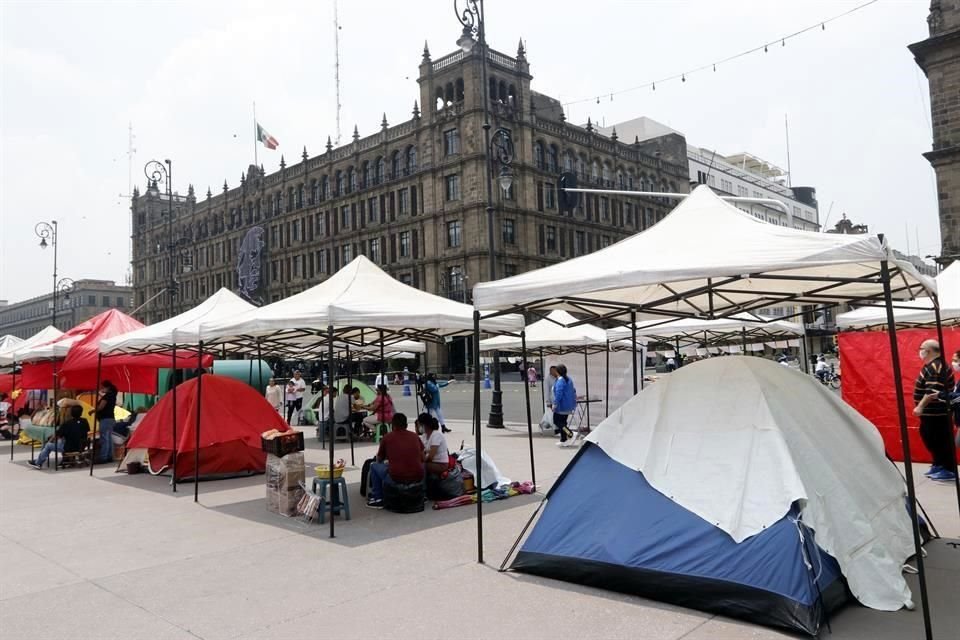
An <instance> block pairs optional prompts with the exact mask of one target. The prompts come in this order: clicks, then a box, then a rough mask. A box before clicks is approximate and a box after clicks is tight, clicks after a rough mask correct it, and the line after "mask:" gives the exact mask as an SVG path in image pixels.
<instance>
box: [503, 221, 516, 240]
mask: <svg viewBox="0 0 960 640" xmlns="http://www.w3.org/2000/svg"><path fill="white" fill-rule="evenodd" d="M516 241H517V235H516V229H515V228H514V221H513V220H511V219H510V218H505V219H504V221H503V242H504V243H505V244H514V243H515V242H516Z"/></svg>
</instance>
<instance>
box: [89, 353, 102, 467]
mask: <svg viewBox="0 0 960 640" xmlns="http://www.w3.org/2000/svg"><path fill="white" fill-rule="evenodd" d="M102 365H103V354H102V353H98V354H97V388H96V389H94V390H93V431H91V432H90V477H91V478H92V477H93V459H94V455H93V454H94V453H96V452H95V451H94V450H93V443H94V442H96V439H95V438H94V434H96V433H97V405H99V404H100V373H101V369H102Z"/></svg>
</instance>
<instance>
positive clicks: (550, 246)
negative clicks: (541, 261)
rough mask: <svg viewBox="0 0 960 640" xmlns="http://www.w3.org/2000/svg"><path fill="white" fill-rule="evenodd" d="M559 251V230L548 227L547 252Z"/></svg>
mask: <svg viewBox="0 0 960 640" xmlns="http://www.w3.org/2000/svg"><path fill="white" fill-rule="evenodd" d="M556 250H557V228H556V227H547V251H556Z"/></svg>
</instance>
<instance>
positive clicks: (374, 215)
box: [367, 198, 380, 222]
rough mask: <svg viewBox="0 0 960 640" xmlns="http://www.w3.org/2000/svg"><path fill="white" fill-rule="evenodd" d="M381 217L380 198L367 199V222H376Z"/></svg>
mask: <svg viewBox="0 0 960 640" xmlns="http://www.w3.org/2000/svg"><path fill="white" fill-rule="evenodd" d="M379 219H380V200H378V199H377V198H370V199H369V200H367V222H376V221H377V220H379Z"/></svg>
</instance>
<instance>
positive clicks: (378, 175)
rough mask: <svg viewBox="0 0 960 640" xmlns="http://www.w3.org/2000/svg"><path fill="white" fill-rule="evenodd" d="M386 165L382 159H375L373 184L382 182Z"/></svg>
mask: <svg viewBox="0 0 960 640" xmlns="http://www.w3.org/2000/svg"><path fill="white" fill-rule="evenodd" d="M386 166H387V165H386V163H385V162H384V161H383V158H382V157H380V158H377V165H376V170H375V171H374V172H373V183H374V184H380V183H381V182H383V172H384V171H385V170H386Z"/></svg>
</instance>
